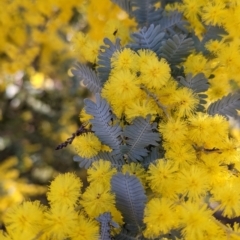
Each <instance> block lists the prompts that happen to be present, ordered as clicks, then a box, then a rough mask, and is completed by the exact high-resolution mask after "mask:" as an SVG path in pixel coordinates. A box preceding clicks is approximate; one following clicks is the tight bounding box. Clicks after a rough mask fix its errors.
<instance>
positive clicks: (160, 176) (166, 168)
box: [147, 159, 178, 198]
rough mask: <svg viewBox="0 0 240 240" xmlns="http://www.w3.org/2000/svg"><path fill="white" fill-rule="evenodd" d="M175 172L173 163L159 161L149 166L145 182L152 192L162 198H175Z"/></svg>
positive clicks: (176, 169)
mask: <svg viewBox="0 0 240 240" xmlns="http://www.w3.org/2000/svg"><path fill="white" fill-rule="evenodd" d="M177 171H178V168H177V167H176V165H175V164H174V162H173V161H166V160H164V159H159V160H158V161H157V162H156V164H150V166H149V170H148V177H147V181H148V183H149V186H150V188H151V189H152V191H153V192H156V193H159V194H161V196H164V197H168V198H175V196H176V191H177V189H178V184H177V181H176V176H177Z"/></svg>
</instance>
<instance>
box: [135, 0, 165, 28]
mask: <svg viewBox="0 0 240 240" xmlns="http://www.w3.org/2000/svg"><path fill="white" fill-rule="evenodd" d="M157 2H158V0H131V5H132V17H134V18H135V20H136V22H137V23H138V26H139V27H144V26H149V25H150V24H159V21H160V19H161V18H162V12H163V9H162V8H156V7H155V4H156V3H157Z"/></svg>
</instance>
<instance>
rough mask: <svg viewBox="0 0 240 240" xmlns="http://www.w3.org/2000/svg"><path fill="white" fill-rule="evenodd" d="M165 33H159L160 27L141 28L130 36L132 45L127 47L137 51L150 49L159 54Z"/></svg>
mask: <svg viewBox="0 0 240 240" xmlns="http://www.w3.org/2000/svg"><path fill="white" fill-rule="evenodd" d="M164 36H165V33H164V32H162V31H161V27H160V25H156V26H154V25H153V24H151V25H150V26H149V27H143V28H142V29H140V30H139V31H138V32H135V33H133V34H132V35H131V37H132V40H133V41H134V42H133V43H130V44H129V45H128V46H127V47H130V48H131V49H133V50H135V51H137V50H139V49H150V50H152V51H154V52H155V53H157V54H159V53H160V46H161V42H162V40H163V38H164Z"/></svg>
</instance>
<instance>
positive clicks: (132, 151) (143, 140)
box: [121, 117, 160, 162]
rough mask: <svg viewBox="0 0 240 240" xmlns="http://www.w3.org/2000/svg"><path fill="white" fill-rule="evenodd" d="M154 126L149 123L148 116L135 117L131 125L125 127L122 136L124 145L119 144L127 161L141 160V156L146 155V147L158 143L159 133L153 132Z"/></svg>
mask: <svg viewBox="0 0 240 240" xmlns="http://www.w3.org/2000/svg"><path fill="white" fill-rule="evenodd" d="M156 128H157V126H156V124H155V123H153V124H151V123H150V118H149V117H148V118H147V119H144V118H142V117H137V118H136V119H134V121H133V122H132V124H131V125H128V126H126V127H125V129H124V131H123V137H124V138H125V139H126V145H123V146H121V151H122V153H123V154H125V156H126V155H127V157H128V161H129V162H131V161H133V162H137V161H142V160H143V157H146V156H147V155H148V150H147V149H146V147H148V146H149V145H153V146H158V145H159V143H158V142H159V141H160V135H159V133H158V132H154V130H155V129H156Z"/></svg>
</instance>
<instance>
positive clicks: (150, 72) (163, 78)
mask: <svg viewBox="0 0 240 240" xmlns="http://www.w3.org/2000/svg"><path fill="white" fill-rule="evenodd" d="M140 72H141V75H140V78H139V82H140V83H142V84H144V85H145V86H146V87H147V88H149V89H160V88H161V87H162V86H163V85H164V84H165V83H166V82H167V81H168V80H169V79H170V77H171V74H170V72H171V69H170V67H169V64H168V63H167V61H166V60H165V59H163V58H162V59H160V60H158V59H155V58H154V57H153V59H152V60H151V61H147V63H146V65H143V66H142V67H141V68H140Z"/></svg>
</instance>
